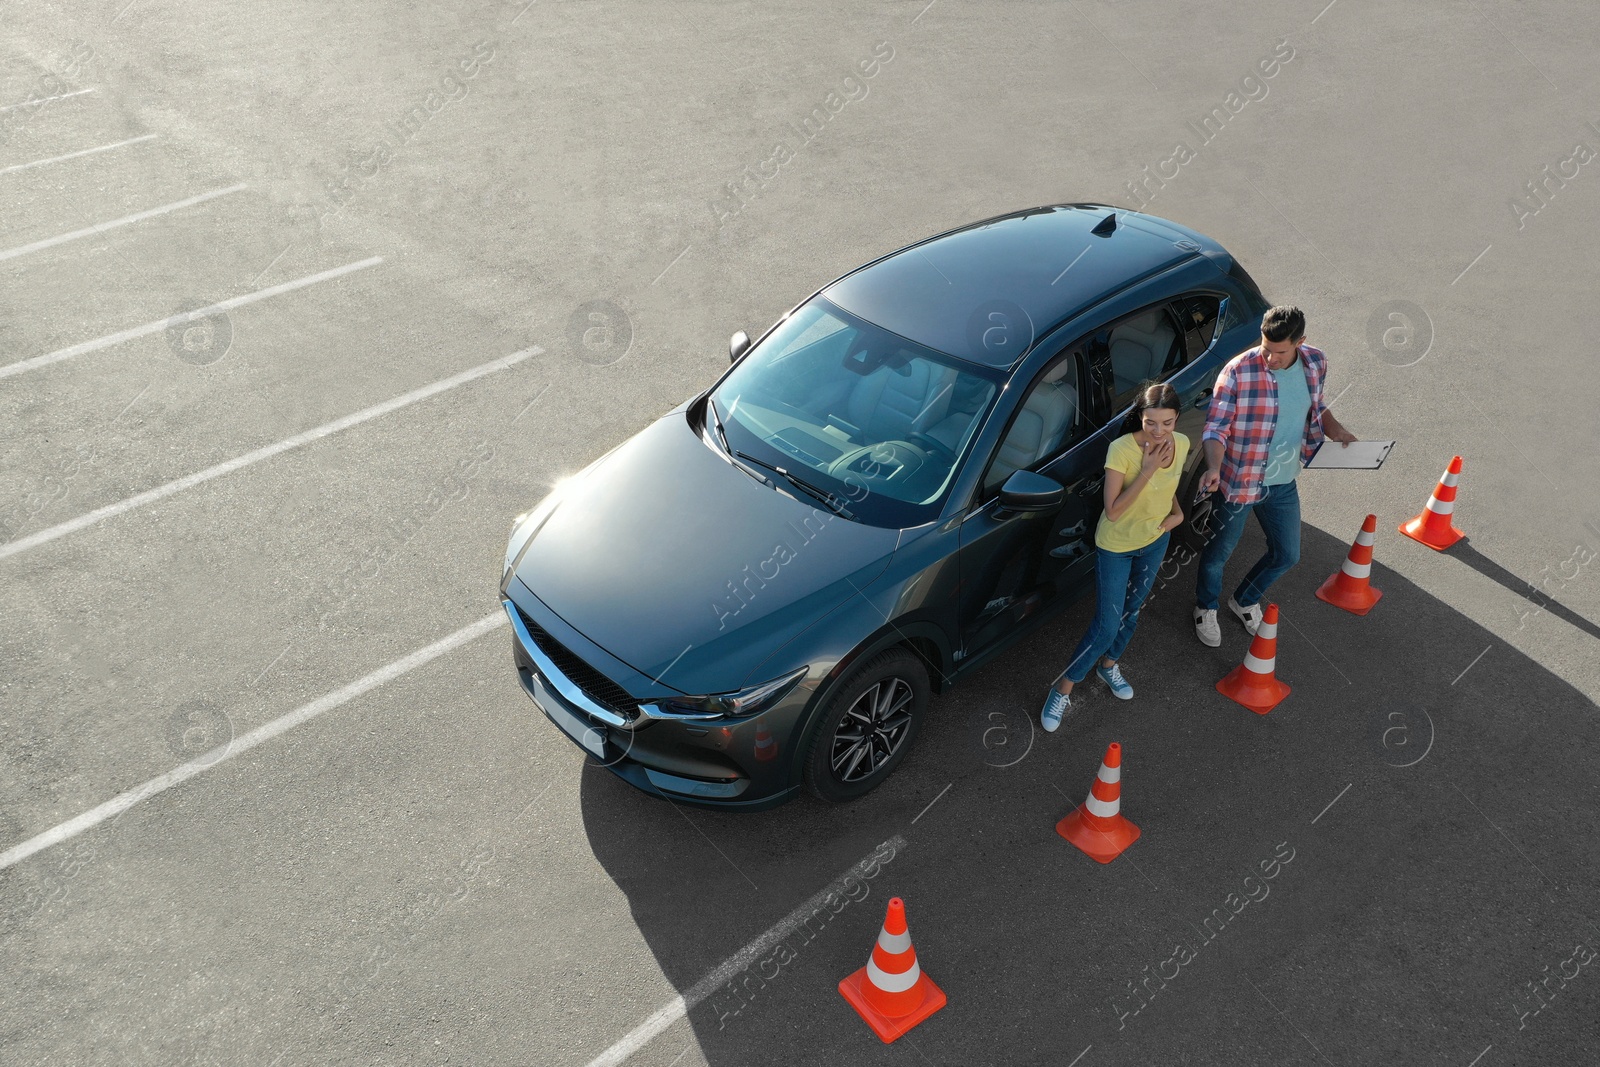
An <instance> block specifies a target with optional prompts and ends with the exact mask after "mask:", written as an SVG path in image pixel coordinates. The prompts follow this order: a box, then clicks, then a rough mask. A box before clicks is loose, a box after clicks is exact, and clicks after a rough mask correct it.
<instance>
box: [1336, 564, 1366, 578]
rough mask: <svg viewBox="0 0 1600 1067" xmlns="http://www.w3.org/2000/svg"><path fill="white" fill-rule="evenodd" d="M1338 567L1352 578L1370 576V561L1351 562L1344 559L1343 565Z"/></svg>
mask: <svg viewBox="0 0 1600 1067" xmlns="http://www.w3.org/2000/svg"><path fill="white" fill-rule="evenodd" d="M1339 569H1340V570H1342V571H1344V572H1345V573H1346V574H1348V575H1349V576H1350V577H1352V578H1370V577H1371V576H1372V564H1370V563H1351V562H1350V561H1349V560H1345V561H1344V566H1343V567H1340V568H1339Z"/></svg>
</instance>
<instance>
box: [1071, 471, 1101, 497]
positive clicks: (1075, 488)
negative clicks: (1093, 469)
mask: <svg viewBox="0 0 1600 1067" xmlns="http://www.w3.org/2000/svg"><path fill="white" fill-rule="evenodd" d="M1105 484H1106V475H1105V471H1103V470H1102V471H1101V472H1100V474H1099V476H1098V477H1095V478H1094V479H1093V480H1090V479H1089V478H1079V479H1078V480H1077V481H1075V482H1073V483H1072V484H1071V485H1069V486H1067V492H1068V493H1069V494H1072V495H1077V494H1080V493H1098V492H1099V491H1100V490H1101V489H1102V488H1104V486H1105Z"/></svg>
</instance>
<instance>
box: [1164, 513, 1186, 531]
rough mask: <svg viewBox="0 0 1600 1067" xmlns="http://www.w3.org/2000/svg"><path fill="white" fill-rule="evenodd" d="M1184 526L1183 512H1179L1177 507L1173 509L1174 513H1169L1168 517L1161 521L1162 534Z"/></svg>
mask: <svg viewBox="0 0 1600 1067" xmlns="http://www.w3.org/2000/svg"><path fill="white" fill-rule="evenodd" d="M1182 525H1183V512H1181V511H1179V510H1178V509H1177V508H1176V507H1174V508H1173V509H1172V511H1171V512H1170V513H1168V515H1167V517H1166V518H1164V519H1162V520H1161V526H1160V530H1161V532H1162V533H1166V532H1168V531H1169V530H1176V529H1177V528H1178V527H1180V526H1182Z"/></svg>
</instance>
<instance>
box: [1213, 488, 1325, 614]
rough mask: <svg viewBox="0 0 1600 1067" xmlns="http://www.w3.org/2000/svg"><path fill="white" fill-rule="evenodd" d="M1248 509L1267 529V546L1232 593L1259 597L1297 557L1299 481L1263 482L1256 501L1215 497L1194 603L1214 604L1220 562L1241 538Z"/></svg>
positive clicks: (1240, 598)
mask: <svg viewBox="0 0 1600 1067" xmlns="http://www.w3.org/2000/svg"><path fill="white" fill-rule="evenodd" d="M1252 511H1254V512H1255V513H1256V521H1257V522H1259V523H1260V524H1261V532H1262V533H1263V534H1265V535H1266V538H1267V551H1266V554H1265V555H1263V556H1262V557H1261V558H1260V559H1258V560H1256V564H1255V566H1254V567H1251V568H1250V573H1248V574H1246V575H1245V576H1244V581H1242V582H1240V583H1239V588H1238V589H1237V590H1235V591H1234V594H1233V599H1234V600H1235V601H1236V602H1238V603H1239V604H1240V605H1241V606H1248V605H1250V604H1259V603H1261V601H1262V598H1263V597H1265V596H1266V595H1267V589H1268V588H1270V587H1271V585H1272V583H1273V582H1275V581H1277V580H1278V579H1279V578H1281V577H1283V573H1284V572H1285V571H1287V570H1288V569H1289V568H1290V567H1293V566H1294V565H1295V564H1296V563H1298V562H1300V487H1299V486H1298V485H1297V484H1296V483H1295V482H1286V483H1284V484H1283V485H1269V486H1267V489H1266V496H1264V497H1262V498H1261V499H1260V500H1258V501H1256V502H1255V503H1254V504H1230V503H1228V502H1227V501H1226V500H1219V501H1218V502H1217V505H1216V507H1214V508H1213V509H1212V511H1211V539H1210V540H1209V541H1207V542H1206V547H1205V548H1204V549H1203V550H1202V551H1201V553H1200V569H1199V572H1198V574H1197V576H1196V579H1195V591H1194V600H1195V605H1196V606H1197V607H1201V608H1206V609H1209V610H1215V609H1216V606H1217V598H1218V597H1219V596H1220V595H1221V593H1222V568H1223V567H1225V566H1227V563H1228V557H1229V556H1231V555H1233V550H1234V548H1235V547H1236V546H1237V545H1238V544H1239V538H1240V537H1241V536H1242V535H1243V534H1244V520H1245V516H1246V515H1248V514H1249V513H1250V512H1252Z"/></svg>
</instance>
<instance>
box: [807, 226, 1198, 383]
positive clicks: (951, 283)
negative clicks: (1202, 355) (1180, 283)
mask: <svg viewBox="0 0 1600 1067" xmlns="http://www.w3.org/2000/svg"><path fill="white" fill-rule="evenodd" d="M1113 216H1114V219H1113V221H1112V222H1107V221H1106V220H1107V219H1110V218H1113ZM1202 255H1203V256H1206V257H1207V258H1210V259H1213V260H1220V264H1221V266H1222V267H1223V268H1226V265H1227V263H1228V261H1229V258H1230V257H1228V255H1227V253H1226V252H1225V251H1224V250H1223V249H1222V247H1221V246H1220V245H1219V244H1217V243H1216V242H1215V241H1213V240H1211V239H1210V238H1208V237H1205V236H1203V235H1201V234H1198V233H1195V232H1194V231H1193V230H1190V229H1188V228H1187V227H1184V226H1180V225H1178V224H1177V223H1174V222H1170V221H1168V220H1166V219H1162V218H1158V217H1157V216H1154V215H1145V214H1142V213H1140V212H1136V211H1128V210H1125V209H1123V208H1118V207H1113V206H1108V205H1104V204H1053V205H1050V206H1047V207H1037V208H1029V209H1027V210H1025V211H1016V212H1012V213H1010V214H1007V215H1000V216H997V217H995V218H992V219H986V220H984V221H982V222H975V223H972V224H971V225H968V226H962V227H960V228H959V229H955V230H951V231H949V232H947V233H943V234H940V235H938V236H937V237H931V238H929V239H927V240H925V241H920V242H918V243H917V244H914V245H910V246H908V247H906V248H903V249H901V250H900V251H898V252H893V253H891V254H889V255H887V256H884V257H883V258H881V259H878V260H875V261H874V262H872V263H869V264H867V265H866V266H863V267H860V268H858V269H857V270H854V271H852V272H851V273H849V274H847V275H845V276H844V277H842V278H840V279H839V280H837V281H835V282H834V283H832V284H831V285H829V286H827V287H826V288H825V289H823V290H822V293H821V295H822V296H824V297H826V298H827V299H829V300H831V301H833V302H834V303H835V304H838V305H839V306H840V307H842V308H844V309H845V310H846V311H848V312H850V313H851V314H853V315H857V316H859V317H861V318H863V319H866V320H867V321H869V322H872V323H876V324H877V325H879V326H882V327H883V328H885V329H887V330H891V331H893V332H894V333H897V334H899V335H900V336H902V337H907V338H910V339H911V340H913V341H916V342H918V343H919V344H922V345H926V346H927V347H929V348H933V349H936V350H938V351H940V352H944V353H946V354H948V355H952V356H955V357H957V358H959V359H964V360H968V361H970V362H973V363H979V364H982V365H984V366H988V367H1011V366H1013V365H1015V364H1016V362H1017V361H1018V360H1020V359H1021V358H1022V357H1023V356H1024V355H1026V353H1027V351H1028V349H1029V348H1030V347H1031V346H1032V345H1033V343H1034V342H1035V341H1037V340H1038V339H1039V338H1041V337H1043V336H1044V335H1045V334H1047V333H1049V332H1050V331H1051V330H1052V329H1054V328H1055V327H1056V326H1057V325H1059V324H1061V323H1062V322H1065V321H1066V320H1067V319H1068V318H1070V317H1072V316H1073V315H1075V314H1076V313H1078V312H1080V311H1083V310H1085V309H1086V308H1088V307H1090V306H1092V305H1094V304H1096V303H1099V302H1100V301H1101V300H1104V299H1106V298H1107V297H1110V296H1114V295H1115V294H1117V293H1119V292H1121V291H1123V290H1125V289H1127V288H1129V287H1130V286H1132V285H1134V284H1135V283H1137V282H1139V281H1141V280H1142V279H1144V278H1148V277H1150V276H1151V275H1153V274H1156V273H1159V272H1161V271H1164V270H1167V269H1169V268H1171V267H1174V266H1176V265H1178V264H1180V263H1183V262H1185V261H1187V260H1191V259H1194V258H1196V257H1198V256H1202Z"/></svg>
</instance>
